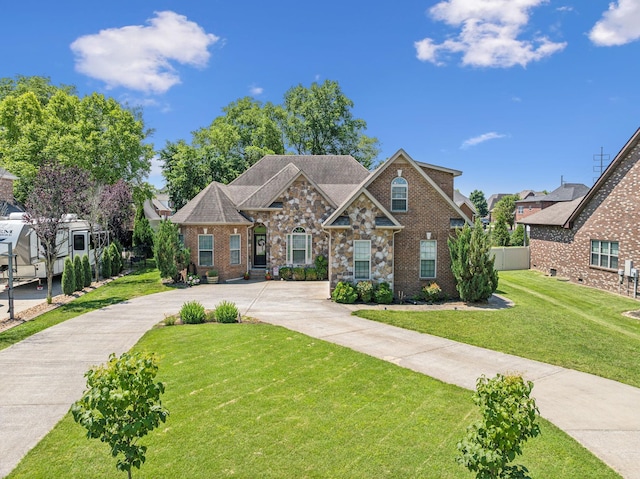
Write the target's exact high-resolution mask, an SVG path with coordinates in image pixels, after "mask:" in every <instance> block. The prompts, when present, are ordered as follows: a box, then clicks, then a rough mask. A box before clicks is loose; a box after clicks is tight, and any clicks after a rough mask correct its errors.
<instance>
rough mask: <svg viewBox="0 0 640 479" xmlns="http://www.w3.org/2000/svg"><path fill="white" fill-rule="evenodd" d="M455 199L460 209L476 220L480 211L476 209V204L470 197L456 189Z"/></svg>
mask: <svg viewBox="0 0 640 479" xmlns="http://www.w3.org/2000/svg"><path fill="white" fill-rule="evenodd" d="M453 201H454V203H455V204H456V205H458V208H460V210H462V212H463V213H464V214H465V215H467V218H470V219H471V220H473V221H475V219H476V215H477V214H478V212H477V211H476V207H475V205H474V204H473V203H472V202H471V200H470V199H469V198H467V197H466V196H464V195H463V194H462V193H460V192H459V191H458V190H455V191H454V192H453Z"/></svg>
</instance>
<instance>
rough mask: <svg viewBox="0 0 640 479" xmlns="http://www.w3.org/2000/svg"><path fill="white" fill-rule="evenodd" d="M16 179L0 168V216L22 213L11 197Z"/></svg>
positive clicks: (21, 209)
mask: <svg viewBox="0 0 640 479" xmlns="http://www.w3.org/2000/svg"><path fill="white" fill-rule="evenodd" d="M17 179H18V177H17V176H15V175H13V174H11V173H9V172H8V171H7V170H5V169H3V168H0V216H9V215H10V214H11V213H21V212H23V211H24V210H23V208H22V207H21V206H20V205H18V204H17V203H16V200H15V198H14V197H13V182H14V181H16V180H17Z"/></svg>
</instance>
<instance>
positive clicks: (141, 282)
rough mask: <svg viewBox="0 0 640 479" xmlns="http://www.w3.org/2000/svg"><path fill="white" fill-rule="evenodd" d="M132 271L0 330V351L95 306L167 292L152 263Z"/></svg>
mask: <svg viewBox="0 0 640 479" xmlns="http://www.w3.org/2000/svg"><path fill="white" fill-rule="evenodd" d="M150 263H151V265H150V266H147V267H144V268H140V269H137V270H134V271H132V272H131V273H129V274H128V275H126V276H122V277H120V278H117V279H115V280H114V281H111V282H110V283H107V284H105V285H103V286H100V287H99V288H97V289H95V290H93V291H90V292H88V293H86V294H83V295H82V296H80V297H78V298H77V299H74V300H73V301H71V302H70V303H67V304H63V305H62V306H60V307H58V308H56V309H54V310H53V311H49V312H47V313H44V314H42V315H40V316H38V317H37V318H35V319H33V320H31V321H26V322H25V323H22V324H21V325H19V326H15V327H13V328H11V329H8V330H6V331H3V332H1V333H0V350H2V349H5V348H8V347H9V346H11V345H12V344H15V343H17V342H19V341H22V340H23V339H25V338H27V337H29V336H31V335H33V334H36V333H38V332H40V331H42V330H44V329H47V328H49V327H51V326H55V325H56V324H58V323H61V322H63V321H66V320H67V319H71V318H75V317H76V316H80V315H81V314H84V313H88V312H89V311H93V310H95V309H100V308H104V307H105V306H109V305H110V304H115V303H120V302H122V301H126V300H128V299H131V298H136V297H138V296H144V295H147V294H153V293H159V292H162V291H168V290H169V289H170V288H169V287H168V286H166V285H164V284H162V282H161V281H160V273H159V272H158V270H157V269H156V268H155V266H154V265H155V263H154V262H150Z"/></svg>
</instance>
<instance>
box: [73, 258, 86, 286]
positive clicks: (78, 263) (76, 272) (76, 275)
mask: <svg viewBox="0 0 640 479" xmlns="http://www.w3.org/2000/svg"><path fill="white" fill-rule="evenodd" d="M73 279H74V282H75V290H76V291H82V288H84V270H83V269H82V260H81V259H80V256H77V255H76V256H75V257H74V258H73Z"/></svg>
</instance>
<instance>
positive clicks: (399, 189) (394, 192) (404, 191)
mask: <svg viewBox="0 0 640 479" xmlns="http://www.w3.org/2000/svg"><path fill="white" fill-rule="evenodd" d="M408 190H409V186H408V184H407V180H405V179H404V178H402V177H400V176H398V177H397V178H394V179H393V181H392V182H391V211H407V201H408Z"/></svg>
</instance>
